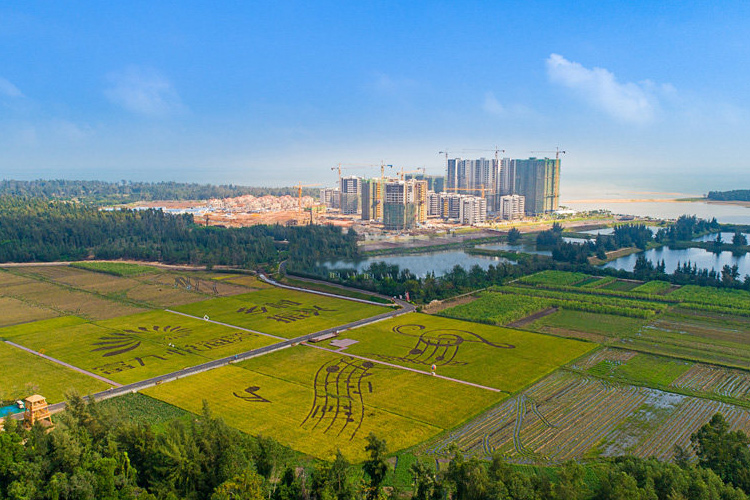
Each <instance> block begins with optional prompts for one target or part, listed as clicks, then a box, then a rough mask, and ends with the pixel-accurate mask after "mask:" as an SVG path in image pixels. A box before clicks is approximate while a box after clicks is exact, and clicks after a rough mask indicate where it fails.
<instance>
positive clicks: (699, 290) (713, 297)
mask: <svg viewBox="0 0 750 500" xmlns="http://www.w3.org/2000/svg"><path fill="white" fill-rule="evenodd" d="M669 296H670V297H674V298H676V299H680V300H681V301H682V302H688V303H693V304H705V305H709V306H711V305H715V304H721V306H722V307H724V308H727V309H740V310H743V311H750V292H747V291H745V290H727V289H719V288H712V287H704V286H696V285H686V286H683V287H681V288H680V289H679V290H675V291H674V292H672V293H670V294H669Z"/></svg>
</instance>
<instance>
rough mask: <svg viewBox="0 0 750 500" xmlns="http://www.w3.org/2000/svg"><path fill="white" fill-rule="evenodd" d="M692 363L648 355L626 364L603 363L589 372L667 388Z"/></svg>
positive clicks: (637, 357) (638, 356) (633, 359)
mask: <svg viewBox="0 0 750 500" xmlns="http://www.w3.org/2000/svg"><path fill="white" fill-rule="evenodd" d="M691 366H692V363H689V362H685V361H680V360H676V359H668V358H663V357H657V356H650V355H648V354H638V355H636V356H634V357H632V358H631V359H629V360H627V361H626V362H624V363H620V362H612V361H606V360H605V361H602V362H600V363H598V364H597V365H595V366H594V367H592V368H589V369H588V370H587V371H588V373H591V374H592V375H597V376H600V377H607V378H611V379H615V380H621V381H625V382H630V383H635V384H639V385H646V386H649V387H657V388H666V387H668V386H669V385H670V384H671V383H672V382H674V381H675V379H677V378H678V377H679V376H680V375H682V374H683V373H685V372H686V371H688V370H689V369H690V367H691Z"/></svg>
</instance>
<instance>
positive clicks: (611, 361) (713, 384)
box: [569, 348, 750, 407]
mask: <svg viewBox="0 0 750 500" xmlns="http://www.w3.org/2000/svg"><path fill="white" fill-rule="evenodd" d="M569 368H570V369H572V370H575V371H578V372H581V373H584V374H590V375H596V376H599V377H605V378H609V379H612V380H614V381H620V382H625V383H635V384H639V385H646V386H649V387H653V388H657V389H663V390H667V391H675V392H679V393H682V394H687V395H697V396H701V397H708V398H711V399H716V400H719V401H724V402H729V403H734V404H739V405H742V406H747V407H750V372H747V371H744V370H737V369H733V368H725V367H722V366H716V365H708V364H705V363H694V362H691V361H685V360H679V359H673V358H665V357H661V356H653V355H650V354H643V353H638V352H635V351H628V350H624V349H612V348H603V349H599V350H597V351H595V352H593V353H592V354H590V355H589V356H585V357H583V358H580V359H578V360H576V362H575V363H573V364H572V365H570V366H569Z"/></svg>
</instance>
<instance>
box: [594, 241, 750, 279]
mask: <svg viewBox="0 0 750 500" xmlns="http://www.w3.org/2000/svg"><path fill="white" fill-rule="evenodd" d="M641 254H643V255H644V256H645V257H646V258H647V259H648V260H649V261H651V262H652V263H653V264H654V266H656V264H657V263H659V262H661V261H662V260H664V264H665V266H666V272H667V273H672V272H674V270H675V269H676V268H677V265H678V264H684V263H685V262H688V261H690V262H691V263H693V264H696V265H697V266H698V268H699V269H715V270H716V271H721V269H722V268H723V267H724V266H725V265H729V266H733V265H735V264H737V266H738V267H739V272H740V276H745V275H746V274H750V254H745V255H733V254H732V252H721V253H719V254H716V253H713V252H710V251H708V250H703V249H702V248H685V249H680V250H673V249H671V248H669V247H666V246H664V247H661V248H654V249H652V250H647V251H645V252H639V253H634V254H630V255H626V256H625V257H620V258H619V259H617V260H613V261H612V262H608V263H607V264H605V265H604V266H603V267H609V268H614V269H624V270H625V271H632V270H633V267H634V266H635V261H636V259H637V258H638V256H639V255H641Z"/></svg>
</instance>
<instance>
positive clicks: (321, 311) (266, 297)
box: [175, 288, 388, 338]
mask: <svg viewBox="0 0 750 500" xmlns="http://www.w3.org/2000/svg"><path fill="white" fill-rule="evenodd" d="M175 310H177V311H181V312H184V313H187V314H192V315H194V316H198V317H203V316H204V315H208V316H209V317H210V318H211V319H213V320H217V321H221V322H224V323H229V324H232V325H237V326H241V327H244V328H249V329H251V330H256V331H261V332H264V333H270V334H273V335H278V336H280V337H285V338H294V337H298V336H300V335H305V334H308V333H314V332H317V331H320V330H325V329H327V328H331V327H335V326H338V325H343V324H345V323H349V322H352V321H356V320H358V319H362V318H367V317H370V316H375V315H377V314H381V313H383V312H386V311H388V309H386V308H384V307H380V306H375V305H370V304H362V303H359V302H353V301H347V300H343V299H336V298H332V297H325V296H322V295H316V294H310V293H304V292H297V291H293V290H284V289H278V288H274V289H268V290H260V291H257V292H251V293H246V294H243V295H238V296H234V297H223V298H217V299H211V300H207V301H204V302H199V303H195V304H189V305H185V306H180V307H176V308H175Z"/></svg>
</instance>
